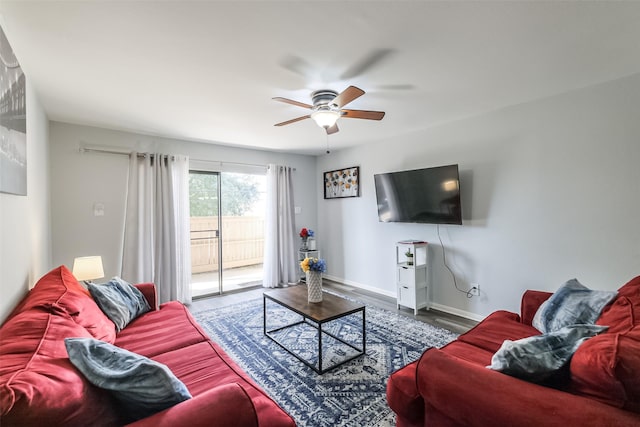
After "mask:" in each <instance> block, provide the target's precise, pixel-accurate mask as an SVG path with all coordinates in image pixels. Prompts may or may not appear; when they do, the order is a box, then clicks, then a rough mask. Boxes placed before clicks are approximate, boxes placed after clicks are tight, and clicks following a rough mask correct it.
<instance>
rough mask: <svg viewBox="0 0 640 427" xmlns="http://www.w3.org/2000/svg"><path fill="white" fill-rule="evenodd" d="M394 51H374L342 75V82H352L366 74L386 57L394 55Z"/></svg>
mask: <svg viewBox="0 0 640 427" xmlns="http://www.w3.org/2000/svg"><path fill="white" fill-rule="evenodd" d="M393 51H394V49H374V50H372V51H371V52H369V54H367V55H366V56H365V57H364V58H362V59H360V60H359V61H358V62H356V63H355V64H353V65H352V66H351V67H349V68H348V69H347V70H346V71H345V72H344V73H342V75H341V76H340V80H350V79H352V78H354V77H357V76H359V75H361V74H364V73H365V72H366V71H368V70H369V69H371V68H372V67H374V66H375V65H377V64H378V63H379V62H381V61H382V60H383V59H384V58H385V57H387V56H389V55H390V54H391V53H393Z"/></svg>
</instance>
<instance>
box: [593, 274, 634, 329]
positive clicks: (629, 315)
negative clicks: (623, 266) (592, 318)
mask: <svg viewBox="0 0 640 427" xmlns="http://www.w3.org/2000/svg"><path fill="white" fill-rule="evenodd" d="M596 323H597V324H598V325H606V326H609V333H617V332H627V331H629V330H631V329H632V328H633V327H634V326H638V325H640V276H638V277H635V278H633V279H631V280H630V281H629V282H627V283H626V284H625V285H624V286H622V287H621V288H620V289H618V297H617V298H616V300H615V301H614V303H613V304H610V305H609V306H607V307H606V308H605V309H604V310H603V311H602V315H601V316H600V317H599V318H598V321H597V322H596Z"/></svg>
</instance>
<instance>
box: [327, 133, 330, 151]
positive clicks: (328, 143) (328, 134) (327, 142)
mask: <svg viewBox="0 0 640 427" xmlns="http://www.w3.org/2000/svg"><path fill="white" fill-rule="evenodd" d="M327 154H331V151H329V134H327Z"/></svg>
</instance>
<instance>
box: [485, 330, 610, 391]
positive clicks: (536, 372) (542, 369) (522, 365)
mask: <svg viewBox="0 0 640 427" xmlns="http://www.w3.org/2000/svg"><path fill="white" fill-rule="evenodd" d="M606 329H607V328H606V326H596V325H571V326H566V327H564V328H562V329H560V330H558V331H554V332H549V333H548V334H543V335H536V336H533V337H527V338H523V339H520V340H517V341H511V340H505V341H504V343H503V344H502V346H501V347H500V349H499V350H498V351H496V353H495V354H494V355H493V357H492V358H491V365H489V366H487V368H489V369H493V370H495V371H499V372H503V373H505V374H507V375H511V376H514V377H518V378H522V379H525V380H528V381H532V382H536V383H543V382H547V381H549V380H551V379H554V377H555V376H556V375H557V374H559V373H560V371H561V369H562V368H563V367H564V366H565V365H566V364H567V362H568V361H569V359H570V358H571V356H572V355H573V353H574V352H575V351H576V350H577V349H578V347H580V345H581V344H582V343H583V342H584V341H585V340H586V339H588V338H590V337H593V336H595V335H597V334H599V333H601V332H603V331H604V330H606Z"/></svg>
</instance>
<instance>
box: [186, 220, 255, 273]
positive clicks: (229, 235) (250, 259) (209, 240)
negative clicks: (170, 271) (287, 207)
mask: <svg viewBox="0 0 640 427" xmlns="http://www.w3.org/2000/svg"><path fill="white" fill-rule="evenodd" d="M217 228H218V217H217V216H206V217H192V218H191V272H192V273H206V272H211V271H218V238H217V237H215V232H212V231H211V230H216V229H217ZM222 233H224V236H223V237H222V268H223V270H224V269H227V268H235V267H245V266H248V265H256V264H262V259H263V254H264V218H261V217H252V216H223V217H222Z"/></svg>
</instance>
